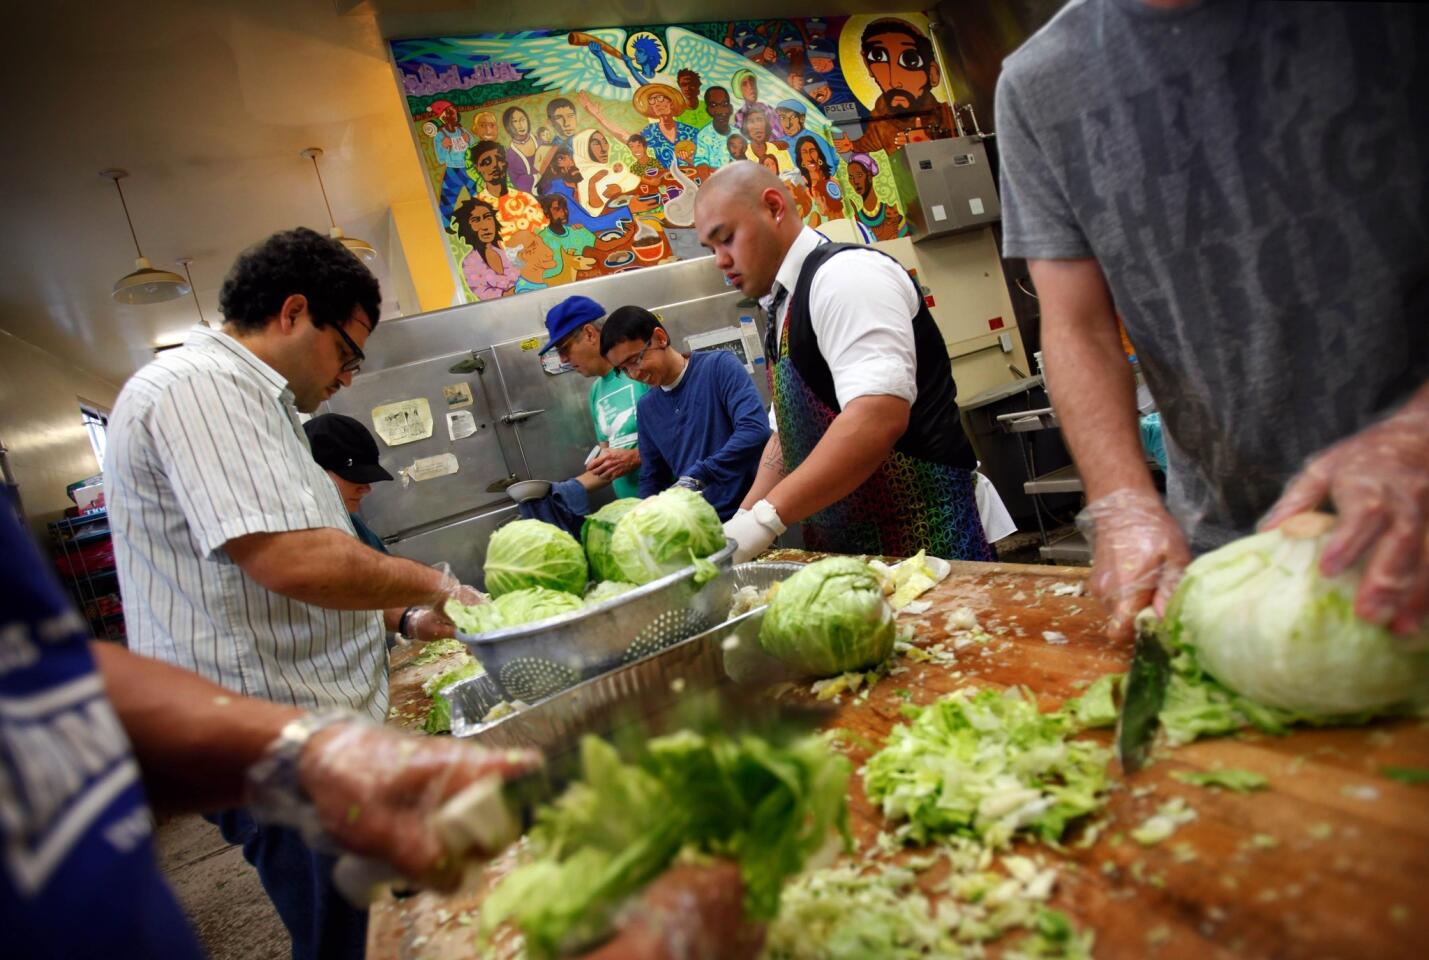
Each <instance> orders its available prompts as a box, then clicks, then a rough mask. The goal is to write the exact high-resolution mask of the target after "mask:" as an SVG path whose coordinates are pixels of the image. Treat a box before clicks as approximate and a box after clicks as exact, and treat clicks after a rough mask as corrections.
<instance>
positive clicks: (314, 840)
mask: <svg viewBox="0 0 1429 960" xmlns="http://www.w3.org/2000/svg"><path fill="white" fill-rule="evenodd" d="M361 722H362V720H361V718H360V717H358V715H357V714H355V713H353V712H352V711H351V710H337V709H334V710H322V711H318V712H314V713H305V714H303V715H302V716H299V717H294V718H293V719H292V720H289V721H288V722H287V723H285V724H283V729H282V730H280V731H279V732H278V736H277V737H276V738H274V739H273V741H272V742H271V743H269V744H268V746H267V748H266V749H264V751H263V756H262V757H260V758H259V759H258V761H257V762H256V763H254V764H253V766H251V767H249V768H248V772H247V774H246V775H245V776H244V794H245V797H246V799H247V802H248V806H249V807H250V808H252V810H253V814H254V816H256V817H257V818H258V819H259V820H262V821H264V822H266V823H276V824H281V825H282V826H286V827H293V828H295V829H297V830H300V831H302V834H303V839H304V840H305V841H306V842H307V843H308V845H309V846H311V847H314V848H315V849H320V850H324V851H328V850H332V849H334V845H333V844H332V843H331V841H330V840H329V839H328V837H327V834H326V831H324V830H323V828H322V825H321V823H319V821H318V815H317V808H316V807H315V806H314V805H313V801H312V798H311V797H309V796H308V795H307V793H305V792H304V791H303V788H302V784H301V783H300V782H299V778H298V762H299V760H300V758H301V757H302V753H303V750H304V749H305V748H306V747H307V745H308V741H309V740H311V739H312V738H313V735H314V734H316V733H318V732H319V731H322V730H326V729H327V728H328V727H334V726H337V725H338V724H343V723H361Z"/></svg>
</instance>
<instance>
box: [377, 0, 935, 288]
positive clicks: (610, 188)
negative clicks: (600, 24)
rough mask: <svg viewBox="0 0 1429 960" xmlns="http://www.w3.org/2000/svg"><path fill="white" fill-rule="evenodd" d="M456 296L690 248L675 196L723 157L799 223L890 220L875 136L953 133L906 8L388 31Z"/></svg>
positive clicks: (891, 195)
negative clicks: (770, 176)
mask: <svg viewBox="0 0 1429 960" xmlns="http://www.w3.org/2000/svg"><path fill="white" fill-rule="evenodd" d="M391 48H392V57H393V61H394V63H395V65H396V67H397V71H398V74H399V82H400V83H401V84H402V92H403V94H404V95H405V97H406V101H407V107H408V111H409V113H410V115H411V119H412V129H413V134H414V136H415V138H416V142H417V146H418V150H419V152H420V154H421V156H422V160H423V163H424V164H425V166H426V169H427V173H428V175H429V177H430V179H431V184H432V192H433V195H434V197H435V198H436V213H437V217H438V220H439V221H440V222H441V224H442V227H443V229H444V231H445V233H446V237H447V245H448V249H449V251H450V253H451V257H452V261H453V263H454V265H455V266H456V271H457V274H458V275H459V276H460V277H461V278H462V284H461V290H462V295H463V296H464V297H465V298H466V299H467V300H468V301H473V300H490V299H495V298H497V297H503V296H510V295H513V294H518V293H523V292H525V291H528V290H536V289H541V288H543V287H548V286H555V285H559V284H563V283H569V282H571V281H573V280H584V279H587V278H590V277H595V276H602V275H606V274H610V273H616V272H620V271H624V270H632V269H638V268H641V267H645V266H650V265H653V264H657V263H661V262H665V261H667V260H669V259H672V258H676V259H678V258H684V257H691V256H699V255H700V254H701V253H702V252H703V251H702V250H701V249H700V247H699V244H698V243H697V242H696V240H695V236H694V196H695V193H696V192H697V191H698V189H699V184H700V183H701V182H702V181H703V180H704V179H705V178H706V177H708V176H709V175H710V174H711V173H713V172H714V171H715V170H717V169H718V168H719V167H721V166H724V165H725V164H727V163H730V162H731V161H732V160H734V159H748V160H752V161H755V162H757V163H763V164H765V165H766V166H768V167H769V169H770V170H772V171H775V172H777V173H778V174H779V175H780V176H781V177H783V178H784V180H785V181H786V183H788V184H789V185H790V188H791V191H792V192H793V194H794V196H795V199H796V201H797V202H798V204H799V209H800V212H801V213H802V214H803V217H804V220H805V222H807V223H808V224H810V225H811V226H819V225H820V224H823V223H825V222H828V221H833V220H847V221H849V222H850V223H851V224H852V225H853V227H854V229H855V230H856V231H857V233H858V234H859V235H860V236H861V237H862V238H863V239H865V240H868V241H872V240H885V239H891V238H893V237H897V236H901V235H903V234H906V233H907V231H908V226H907V223H906V221H905V219H904V204H903V202H902V200H901V199H900V198H899V196H898V192H897V189H896V187H895V186H894V182H893V176H892V172H891V170H890V169H889V153H890V151H896V150H898V149H899V148H900V147H901V146H902V145H903V144H904V143H906V142H909V141H910V140H924V139H934V138H940V137H946V136H952V135H954V133H955V131H954V123H953V115H952V111H951V103H950V100H951V98H950V96H949V94H948V88H947V85H946V83H945V78H944V77H943V75H942V73H941V70H940V68H939V65H938V63H937V60H936V58H935V56H934V53H933V47H932V43H931V41H930V39H929V36H928V22H927V18H926V17H924V16H923V15H921V14H917V13H907V14H877V15H860V16H852V17H830V18H827V19H822V18H808V19H793V20H765V21H736V22H731V23H698V24H682V25H657V26H646V27H631V28H611V27H607V28H594V29H589V30H584V31H571V32H564V31H563V32H554V31H545V30H542V31H527V32H522V33H512V34H494V35H486V36H471V37H430V38H418V39H407V40H395V41H392V44H391Z"/></svg>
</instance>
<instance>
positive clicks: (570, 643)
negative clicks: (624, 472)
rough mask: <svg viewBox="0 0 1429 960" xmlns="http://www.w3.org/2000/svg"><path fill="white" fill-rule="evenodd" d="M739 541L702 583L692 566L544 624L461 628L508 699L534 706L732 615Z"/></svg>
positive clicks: (728, 546)
mask: <svg viewBox="0 0 1429 960" xmlns="http://www.w3.org/2000/svg"><path fill="white" fill-rule="evenodd" d="M735 546H736V545H735V542H734V541H733V540H726V541H725V546H724V549H722V550H720V551H719V552H718V553H716V554H714V555H713V556H711V557H710V558H709V559H710V562H712V563H713V564H714V565H715V567H716V568H717V569H718V570H719V576H717V577H715V578H714V579H713V580H710V581H707V582H706V583H703V584H697V583H695V580H694V574H695V568H694V566H693V565H691V566H689V567H686V568H685V569H684V570H681V571H679V572H677V573H672V574H670V575H669V576H665V577H661V578H660V579H659V580H653V581H651V582H650V583H647V584H645V585H643V586H640V587H636V588H635V589H634V590H631V591H630V592H628V593H623V594H621V595H620V596H617V597H613V598H611V599H609V600H606V601H604V602H603V603H598V604H596V605H595V606H592V607H585V608H583V609H581V610H577V611H574V612H572V613H568V614H566V615H564V616H561V617H553V618H551V619H549V620H542V621H541V622H540V623H533V624H527V625H523V626H519V627H509V628H507V629H505V630H493V631H491V632H490V633H482V634H467V633H461V632H458V633H457V637H458V638H460V639H461V641H462V642H463V643H465V644H466V646H467V649H468V650H470V651H471V654H472V655H473V656H474V657H476V659H478V660H480V661H481V665H482V666H483V667H485V668H486V673H487V675H488V676H490V677H491V679H492V682H493V683H494V684H495V685H496V688H497V689H498V690H499V691H500V692H501V694H502V699H506V700H521V701H524V702H526V703H535V702H536V701H537V700H540V699H542V698H544V697H547V696H550V695H551V694H553V693H556V692H557V691H560V690H564V689H566V688H567V687H570V686H574V685H575V684H577V683H580V682H581V681H582V680H589V679H590V678H591V677H594V676H598V675H600V674H602V673H606V672H608V671H610V670H612V669H614V668H615V667H618V666H620V665H621V664H622V663H631V662H633V661H635V660H638V659H640V658H641V657H644V656H648V655H649V654H651V653H654V652H656V651H657V650H663V649H664V648H666V647H668V646H670V645H671V644H673V643H678V642H679V641H681V640H684V639H685V638H686V637H690V636H693V635H694V634H697V633H699V632H700V631H702V630H708V629H710V628H711V627H714V626H716V625H717V624H719V623H720V622H722V621H723V620H724V619H725V618H726V617H728V616H729V603H730V596H731V593H732V591H731V589H730V583H731V580H730V576H731V574H730V569H731V567H732V566H733V562H734V550H735Z"/></svg>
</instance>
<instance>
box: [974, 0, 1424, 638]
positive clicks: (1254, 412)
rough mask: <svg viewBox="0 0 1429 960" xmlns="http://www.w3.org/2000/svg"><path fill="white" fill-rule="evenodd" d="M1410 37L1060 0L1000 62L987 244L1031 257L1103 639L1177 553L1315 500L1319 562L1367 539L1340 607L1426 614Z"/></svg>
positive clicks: (1168, 575)
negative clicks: (1154, 477) (1334, 524)
mask: <svg viewBox="0 0 1429 960" xmlns="http://www.w3.org/2000/svg"><path fill="white" fill-rule="evenodd" d="M1426 40H1429V17H1426V15H1425V13H1424V11H1423V8H1415V7H1414V6H1412V5H1408V4H1406V5H1386V6H1371V5H1368V4H1353V5H1349V4H1346V5H1343V6H1341V5H1336V4H1320V3H1317V4H1299V3H1246V2H1234V0H1225V2H1214V3H1212V2H1207V3H1195V2H1193V0H1192V2H1184V0H1156V2H1141V0H1073V2H1071V3H1069V4H1068V5H1067V6H1066V7H1065V8H1064V9H1063V10H1062V11H1061V12H1060V13H1059V14H1058V15H1057V16H1056V17H1055V18H1053V20H1052V21H1051V22H1050V23H1048V24H1047V25H1046V26H1045V27H1044V28H1043V29H1042V30H1041V31H1039V32H1038V33H1037V34H1036V35H1035V36H1033V37H1032V38H1031V39H1030V40H1028V41H1027V43H1026V44H1024V45H1023V46H1022V47H1021V48H1020V49H1019V50H1018V51H1017V52H1016V53H1014V54H1013V55H1012V56H1010V57H1009V58H1008V59H1007V61H1006V63H1005V64H1004V69H1003V73H1002V77H1001V79H1000V81H999V83H998V88H997V134H998V143H999V145H1000V150H1001V156H1002V191H1003V196H1002V203H1003V217H1004V231H1005V249H1004V252H1005V254H1006V255H1007V256H1009V257H1025V258H1027V259H1028V260H1029V261H1031V263H1030V269H1031V273H1032V277H1033V280H1034V281H1035V283H1036V285H1037V289H1038V293H1039V296H1040V297H1041V307H1042V316H1043V346H1044V351H1045V354H1046V365H1047V369H1048V371H1049V372H1048V377H1049V381H1050V390H1051V393H1052V396H1053V399H1054V401H1055V403H1056V405H1057V408H1058V411H1059V414H1060V417H1061V420H1062V423H1063V425H1064V430H1065V433H1066V436H1067V440H1068V443H1069V445H1070V446H1071V449H1072V453H1073V455H1074V456H1075V458H1076V460H1077V464H1078V467H1079V468H1080V470H1081V473H1082V478H1083V482H1084V484H1085V487H1086V491H1087V498H1088V501H1089V508H1088V509H1089V515H1090V516H1091V518H1092V519H1093V521H1094V523H1095V524H1096V527H1097V534H1098V536H1097V545H1096V556H1095V566H1096V567H1097V570H1096V572H1095V575H1094V580H1093V586H1094V589H1095V590H1096V591H1097V592H1098V593H1099V594H1100V595H1101V596H1102V597H1103V599H1105V600H1107V601H1108V603H1109V604H1110V605H1111V606H1112V607H1113V608H1114V616H1113V622H1112V626H1111V628H1110V629H1111V632H1112V633H1113V634H1114V635H1116V634H1125V633H1126V632H1128V631H1129V624H1130V617H1131V615H1132V614H1134V613H1135V611H1136V610H1137V609H1139V608H1140V607H1141V606H1143V605H1144V604H1145V603H1147V602H1149V601H1151V600H1152V599H1153V597H1154V599H1155V600H1156V601H1157V602H1158V603H1164V601H1165V599H1166V598H1167V595H1168V593H1169V590H1170V589H1171V587H1172V586H1173V585H1174V583H1175V580H1176V579H1177V578H1178V576H1179V572H1180V569H1181V568H1182V567H1183V566H1184V565H1185V563H1186V562H1187V560H1188V559H1189V555H1190V554H1191V553H1193V552H1194V553H1199V552H1202V551H1205V550H1209V549H1212V548H1214V547H1217V546H1219V545H1221V544H1223V543H1225V542H1227V541H1228V540H1230V539H1232V538H1234V537H1237V536H1241V535H1244V534H1246V533H1249V532H1251V531H1252V530H1253V529H1254V527H1255V525H1256V521H1257V519H1258V518H1260V517H1262V516H1263V515H1264V514H1265V513H1266V511H1267V510H1268V509H1270V508H1271V507H1272V505H1275V507H1274V510H1273V511H1272V513H1271V515H1270V517H1269V518H1267V520H1266V522H1267V523H1271V524H1274V523H1279V522H1280V521H1281V520H1283V519H1284V518H1285V517H1286V516H1288V515H1290V514H1293V513H1295V512H1300V511H1304V510H1307V509H1312V508H1314V507H1315V506H1318V505H1319V504H1320V503H1321V502H1323V501H1325V500H1330V501H1333V503H1334V505H1335V508H1336V510H1337V512H1338V513H1339V515H1340V520H1339V525H1338V528H1337V531H1336V533H1335V535H1334V537H1333V538H1332V540H1331V542H1330V544H1329V545H1328V546H1327V548H1326V552H1325V566H1326V567H1327V568H1328V571H1329V572H1332V571H1333V570H1336V569H1342V568H1344V567H1346V566H1348V565H1349V564H1350V563H1352V562H1354V561H1355V560H1356V559H1357V558H1358V557H1360V556H1362V555H1366V554H1367V555H1368V558H1369V559H1368V564H1367V575H1366V577H1365V580H1364V583H1363V586H1362V588H1361V591H1360V594H1359V596H1358V598H1357V603H1356V610H1357V612H1358V613H1359V614H1360V615H1361V616H1364V617H1366V618H1367V619H1371V620H1374V621H1376V622H1381V623H1390V624H1391V625H1392V626H1393V627H1394V628H1395V629H1396V630H1399V631H1401V632H1405V631H1408V630H1409V629H1411V627H1412V626H1413V624H1415V623H1417V621H1418V620H1419V619H1420V618H1421V617H1422V616H1423V613H1424V607H1425V605H1426V602H1429V542H1426V519H1425V518H1426V515H1429V386H1426V383H1429V189H1426V180H1429V177H1426V171H1429V123H1426V114H1425V109H1426V107H1425V104H1426V103H1429V43H1426ZM1117 314H1120V315H1121V317H1122V319H1123V321H1124V323H1125V325H1126V329H1127V333H1128V334H1129V335H1130V338H1131V341H1132V343H1133V344H1134V345H1135V347H1136V350H1137V354H1138V358H1139V359H1140V361H1141V366H1142V369H1143V371H1144V372H1145V375H1146V379H1147V382H1148V385H1149V386H1150V388H1151V392H1152V394H1153V396H1154V397H1155V399H1156V401H1157V404H1158V406H1159V408H1160V410H1161V413H1162V417H1163V422H1164V425H1165V430H1166V448H1167V456H1168V459H1169V461H1170V469H1169V471H1168V491H1167V503H1166V507H1163V506H1162V505H1161V503H1160V500H1159V498H1158V497H1156V495H1155V490H1154V487H1153V486H1152V484H1151V479H1150V476H1149V475H1148V473H1147V471H1146V468H1145V461H1144V457H1143V455H1142V453H1141V450H1140V446H1139V442H1138V434H1137V430H1136V425H1135V419H1134V405H1133V400H1132V380H1131V374H1130V371H1129V369H1128V366H1127V364H1126V362H1125V358H1124V356H1123V354H1122V351H1121V347H1120V342H1119V337H1118V336H1117V332H1116V324H1115V317H1116V315H1117ZM1307 461H1308V462H1309V466H1308V467H1307V466H1306V464H1307ZM1302 468H1304V469H1303V470H1302ZM1297 473H1298V476H1297ZM1287 483H1290V486H1289V488H1287ZM1282 492H1283V495H1282ZM1277 497H1279V498H1280V501H1279V503H1278V504H1277ZM1167 508H1169V515H1168V513H1167ZM1173 517H1174V518H1175V519H1174V520H1173V519H1172V518H1173ZM1183 529H1184V535H1183V533H1182V530H1183Z"/></svg>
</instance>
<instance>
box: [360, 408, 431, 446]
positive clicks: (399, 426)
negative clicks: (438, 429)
mask: <svg viewBox="0 0 1429 960" xmlns="http://www.w3.org/2000/svg"><path fill="white" fill-rule="evenodd" d="M372 428H373V430H374V431H375V432H376V434H377V435H378V436H379V437H381V438H382V442H383V443H385V444H387V446H389V447H400V446H401V445H402V444H404V443H413V442H415V441H417V440H425V439H427V438H428V437H430V436H431V435H432V405H431V404H430V403H428V402H427V398H426V397H416V398H414V399H411V400H400V401H398V402H397V403H384V404H383V405H382V406H380V407H373V408H372Z"/></svg>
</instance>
